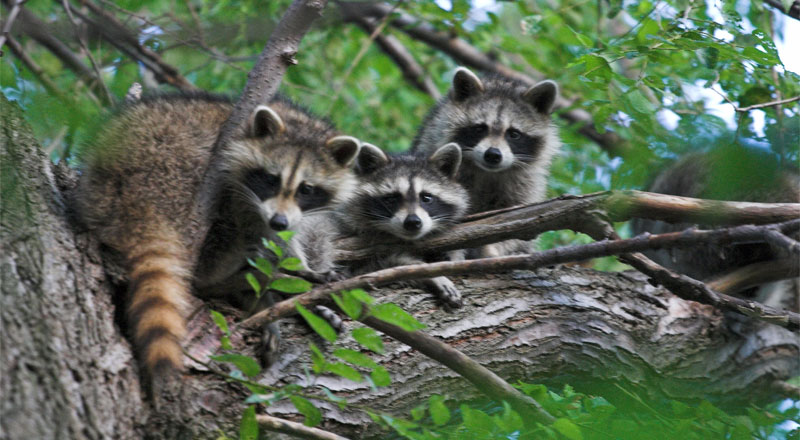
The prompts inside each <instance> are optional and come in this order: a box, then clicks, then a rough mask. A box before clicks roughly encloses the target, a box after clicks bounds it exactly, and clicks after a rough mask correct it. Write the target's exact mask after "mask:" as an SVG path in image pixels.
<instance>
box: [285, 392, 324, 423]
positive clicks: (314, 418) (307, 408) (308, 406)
mask: <svg viewBox="0 0 800 440" xmlns="http://www.w3.org/2000/svg"><path fill="white" fill-rule="evenodd" d="M289 400H291V401H292V405H294V407H295V408H297V411H299V412H300V414H302V415H303V416H305V420H303V424H304V425H306V426H317V425H319V422H321V421H322V413H320V411H319V409H317V407H316V406H314V404H313V403H311V402H309V401H308V400H307V399H305V398H303V397H300V396H290V397H289Z"/></svg>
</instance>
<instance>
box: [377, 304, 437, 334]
mask: <svg viewBox="0 0 800 440" xmlns="http://www.w3.org/2000/svg"><path fill="white" fill-rule="evenodd" d="M370 315H372V316H374V317H376V318H378V319H380V320H381V321H384V322H388V323H389V324H394V325H396V326H398V327H400V328H402V329H403V330H405V331H409V332H412V331H414V330H419V329H423V328H425V325H424V324H422V323H421V322H419V321H417V319H416V318H414V317H413V316H411V315H409V314H408V312H406V311H405V310H403V309H401V308H400V307H399V306H397V305H396V304H392V303H387V304H380V305H378V306H375V307H373V308H372V309H371V310H370Z"/></svg>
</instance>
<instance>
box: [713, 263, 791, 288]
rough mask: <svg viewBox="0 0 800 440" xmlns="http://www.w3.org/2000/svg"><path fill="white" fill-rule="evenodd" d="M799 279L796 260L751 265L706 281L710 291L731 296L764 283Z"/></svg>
mask: <svg viewBox="0 0 800 440" xmlns="http://www.w3.org/2000/svg"><path fill="white" fill-rule="evenodd" d="M797 277H800V264H798V263H797V259H793V258H789V259H784V260H775V261H764V262H759V263H753V264H750V265H747V266H744V267H740V268H738V269H736V270H733V271H731V272H728V273H726V274H723V275H720V276H717V277H715V278H713V279H711V280H708V281H706V284H707V285H708V287H709V288H710V289H711V290H714V291H716V292H720V293H726V294H733V293H737V292H741V291H742V290H744V289H749V288H751V287H755V286H758V285H760V284H764V283H770V282H773V281H780V280H785V279H789V278H797Z"/></svg>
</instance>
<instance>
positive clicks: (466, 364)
mask: <svg viewBox="0 0 800 440" xmlns="http://www.w3.org/2000/svg"><path fill="white" fill-rule="evenodd" d="M359 321H361V322H363V323H364V324H366V325H368V326H370V327H372V328H374V329H376V330H378V331H380V332H381V333H383V334H386V335H388V336H391V337H392V338H394V339H396V340H398V341H400V342H402V343H404V344H406V345H408V346H409V347H411V348H413V349H415V350H417V351H419V352H420V353H422V354H424V355H425V356H428V357H429V358H431V359H433V360H435V361H438V362H440V363H441V364H443V365H444V366H446V367H447V368H450V369H451V370H453V371H455V372H456V373H458V374H459V375H461V377H463V378H465V379H467V380H468V381H469V382H470V383H472V384H473V385H474V386H475V388H477V389H478V390H480V391H481V392H482V393H484V394H485V395H486V396H487V397H489V398H492V399H495V400H505V401H506V402H508V403H509V404H510V405H511V406H512V407H513V408H514V410H515V411H517V412H518V413H519V414H520V415H521V416H522V417H523V419H524V420H526V422H529V421H536V422H539V423H546V424H550V423H553V421H555V419H554V418H553V416H551V415H550V414H549V413H548V412H547V411H545V410H544V408H542V407H541V405H539V403H538V402H536V401H535V400H533V399H532V398H531V397H528V396H526V395H524V394H522V393H521V392H520V391H519V390H517V389H516V388H514V387H512V386H511V385H509V384H508V382H506V381H505V380H503V379H502V378H500V376H498V375H496V374H494V373H493V372H491V371H490V370H489V369H487V368H486V367H484V366H483V365H481V364H480V363H478V362H476V361H475V360H473V359H471V358H470V357H469V356H467V355H465V354H464V353H462V352H461V351H459V350H457V349H455V348H453V347H452V346H451V345H449V344H447V343H444V342H442V341H440V340H438V339H436V338H434V337H432V336H430V335H426V334H425V333H422V332H420V331H413V332H408V331H405V330H403V329H402V328H400V327H398V326H396V325H394V324H389V323H387V322H385V321H381V320H380V319H377V318H375V317H371V316H368V317H366V318H363V319H359Z"/></svg>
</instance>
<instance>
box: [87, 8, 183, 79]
mask: <svg viewBox="0 0 800 440" xmlns="http://www.w3.org/2000/svg"><path fill="white" fill-rule="evenodd" d="M81 5H83V6H86V7H87V9H89V10H90V11H91V12H92V14H93V15H94V16H96V17H97V19H92V18H90V17H89V16H87V15H86V14H84V13H83V12H81V11H79V10H77V9H72V12H73V13H74V14H75V15H77V16H78V17H80V18H81V20H83V21H84V22H85V23H87V24H88V25H89V26H91V27H92V28H93V29H95V30H96V31H97V32H98V34H99V35H100V36H102V37H103V38H104V39H105V40H106V41H108V42H109V43H111V44H112V45H113V46H114V47H116V48H117V49H119V50H120V51H121V52H123V53H124V54H126V55H127V56H129V57H131V58H133V59H134V60H136V61H138V62H140V63H142V65H144V66H145V67H146V68H147V69H148V70H149V71H151V72H153V75H154V76H155V78H156V80H157V81H158V82H160V83H162V84H170V85H172V86H174V87H176V88H178V89H180V90H184V91H192V90H196V87H195V86H194V85H193V84H192V83H191V82H189V80H187V79H186V78H184V77H183V76H182V75H181V73H180V71H179V70H178V69H177V68H176V67H174V66H172V65H170V64H168V63H166V62H165V61H164V60H163V59H162V58H161V56H160V55H159V54H157V53H156V52H154V51H152V50H150V49H149V48H147V47H144V46H142V45H141V44H139V40H138V39H137V38H136V35H135V34H134V33H133V32H132V31H131V30H130V29H128V27H127V26H125V24H124V23H122V22H120V21H119V20H118V19H117V17H115V16H114V15H113V14H111V13H109V12H107V11H106V10H105V9H103V8H101V7H100V6H98V5H97V4H95V3H93V2H91V1H88V0H81Z"/></svg>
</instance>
